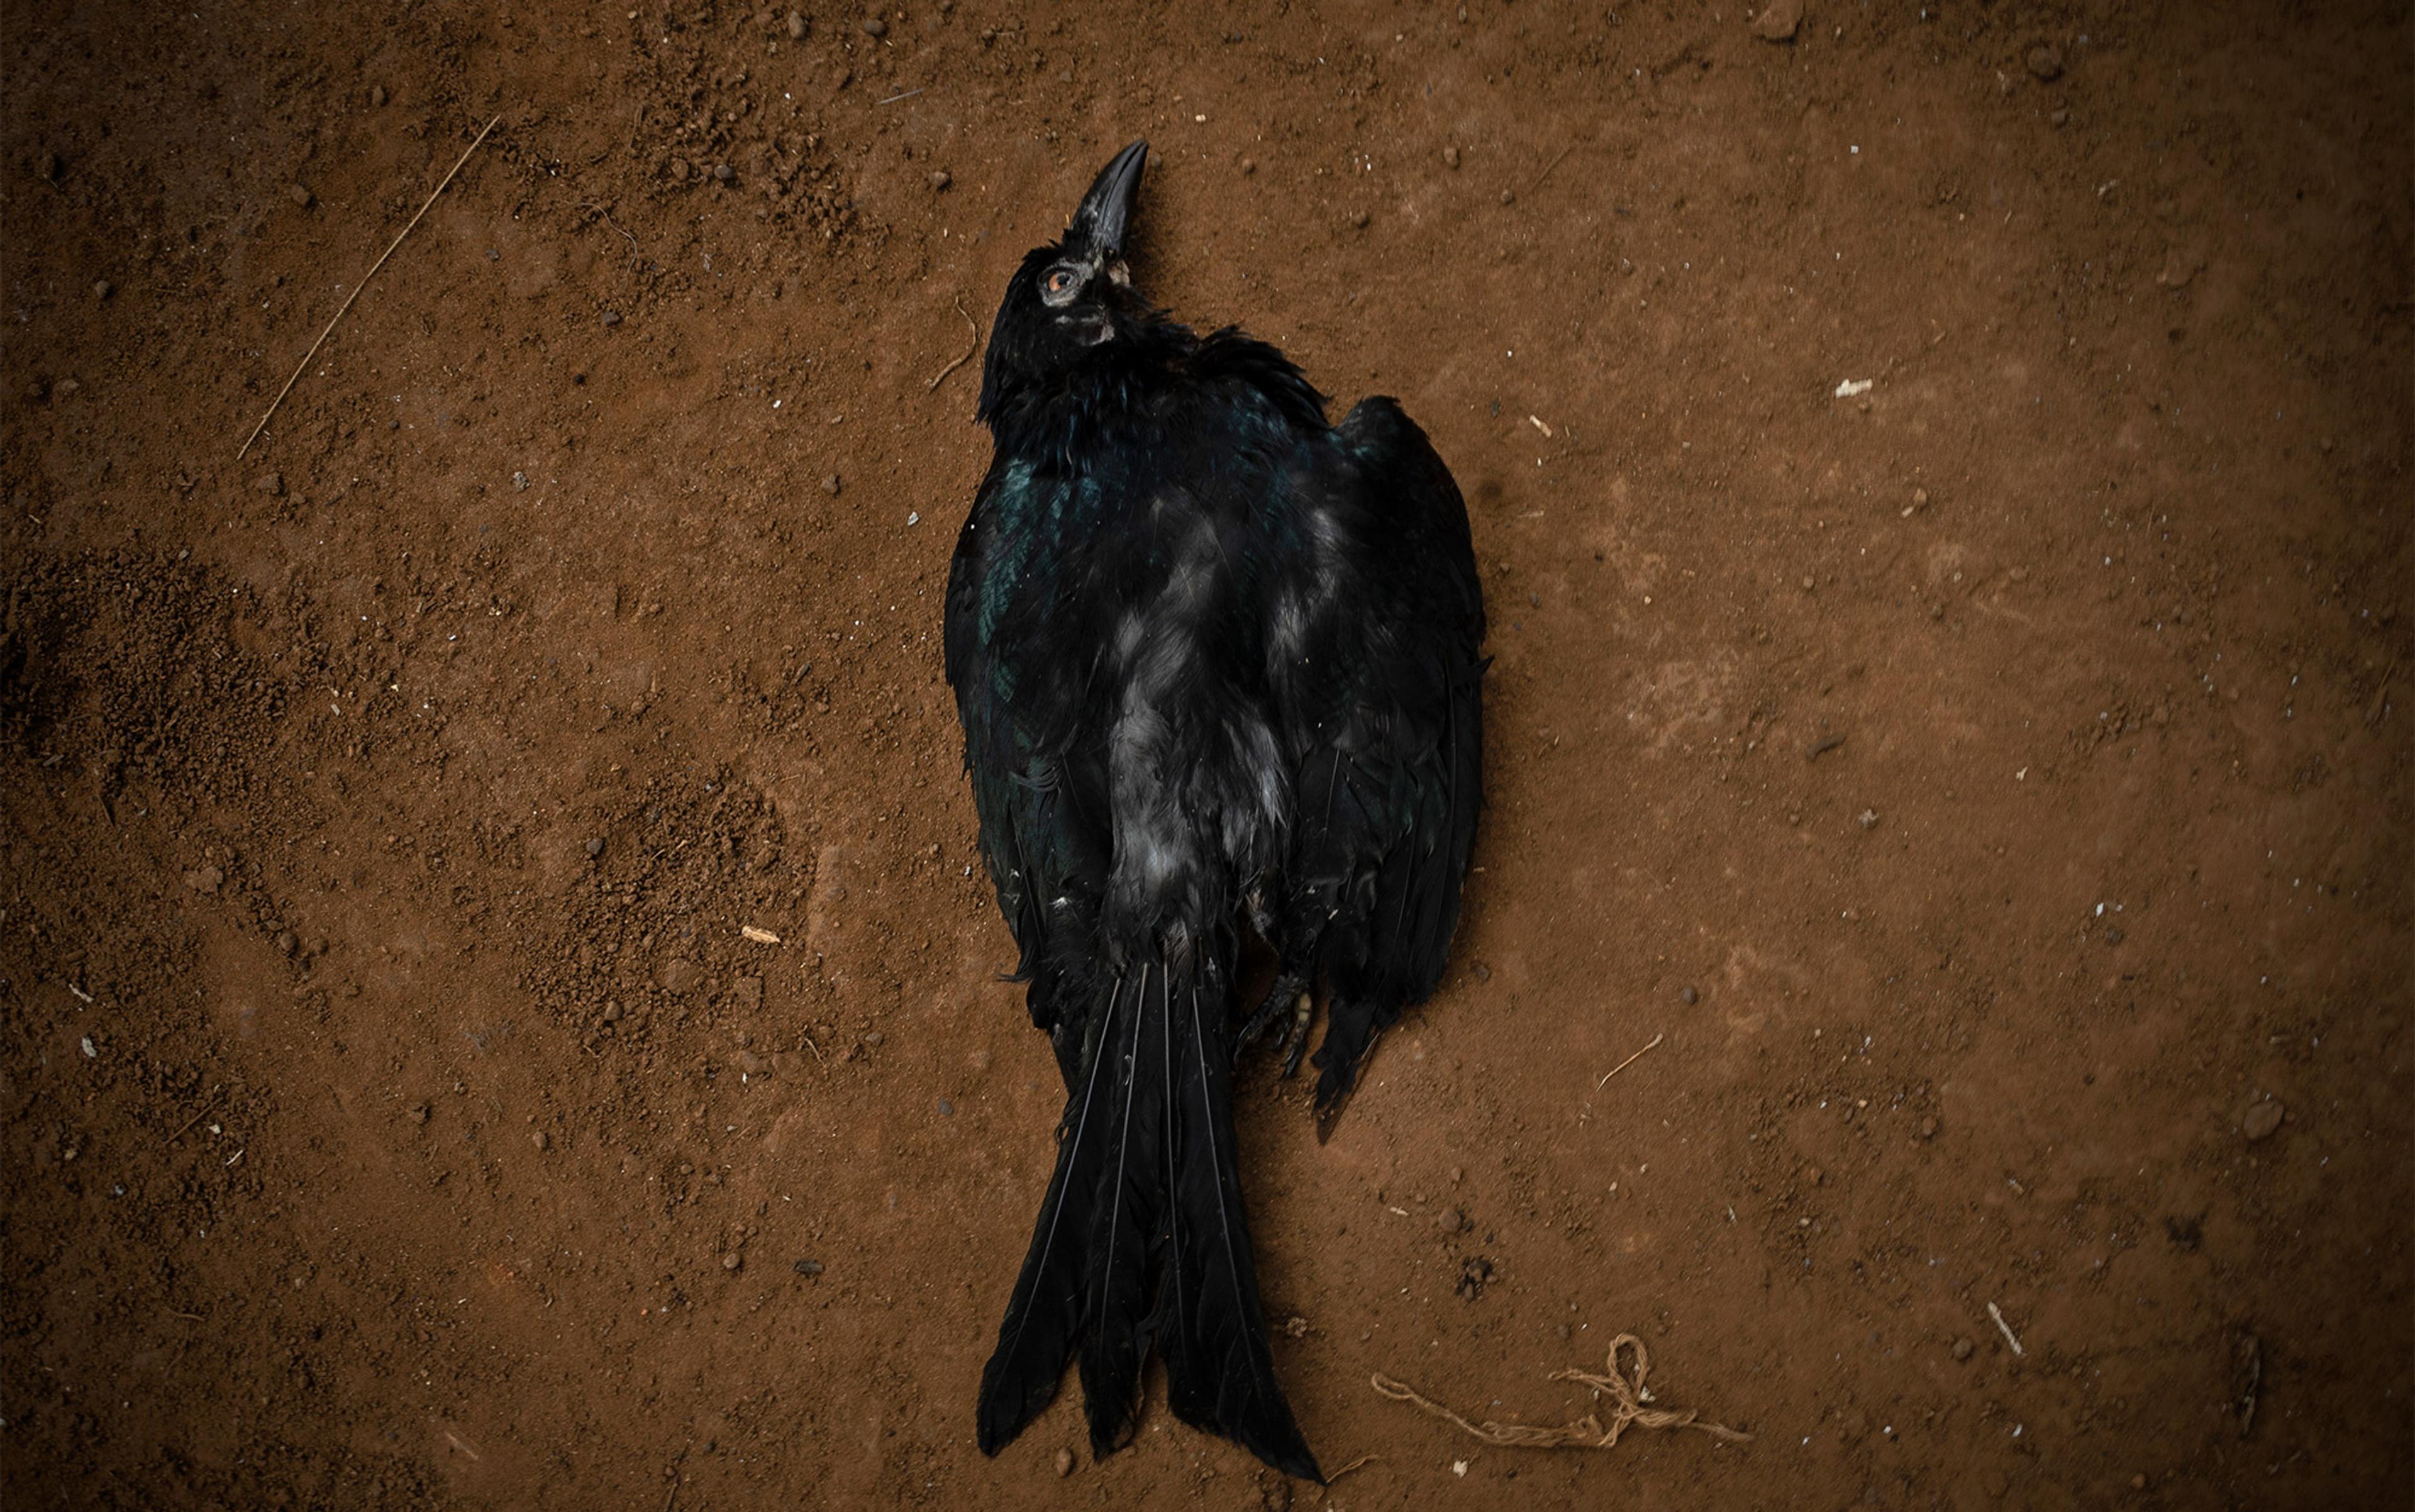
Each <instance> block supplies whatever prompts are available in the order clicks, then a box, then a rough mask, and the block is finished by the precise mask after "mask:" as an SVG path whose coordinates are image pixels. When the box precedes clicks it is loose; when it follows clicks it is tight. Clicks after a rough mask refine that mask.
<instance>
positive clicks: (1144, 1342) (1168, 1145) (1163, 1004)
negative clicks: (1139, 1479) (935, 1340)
mask: <svg viewBox="0 0 2415 1512" xmlns="http://www.w3.org/2000/svg"><path fill="white" fill-rule="evenodd" d="M1224 1009H1225V1004H1224V1000H1223V996H1222V983H1221V981H1217V980H1216V979H1215V978H1214V977H1213V976H1212V974H1211V973H1207V972H1203V971H1202V970H1201V969H1200V968H1199V967H1198V966H1197V965H1196V964H1194V963H1184V964H1181V965H1171V964H1169V963H1167V962H1165V961H1162V960H1152V961H1150V962H1147V963H1146V964H1144V965H1142V966H1136V967H1133V968H1132V969H1131V970H1130V971H1128V972H1127V973H1125V975H1124V976H1123V977H1122V978H1121V979H1119V980H1118V981H1117V982H1116V983H1115V984H1114V986H1113V988H1112V989H1111V990H1110V992H1109V994H1108V1001H1107V1005H1106V1013H1105V1017H1104V1022H1103V1025H1102V1031H1101V1033H1100V1034H1099V1036H1098V1039H1097V1044H1096V1050H1095V1052H1094V1053H1093V1055H1092V1056H1091V1060H1090V1064H1089V1066H1088V1067H1087V1069H1086V1070H1085V1072H1084V1074H1083V1076H1082V1077H1081V1078H1080V1085H1079V1086H1078V1088H1077V1090H1076V1091H1075V1093H1074V1095H1073V1097H1072V1100H1070V1101H1069V1102H1068V1105H1067V1109H1066V1118H1065V1123H1064V1126H1063V1132H1062V1134H1061V1136H1060V1143H1059V1145H1058V1150H1057V1173H1056V1176H1055V1178H1054V1179H1053V1180H1052V1181H1051V1183H1050V1185H1049V1190H1048V1197H1047V1199H1046V1201H1045V1202H1044V1203H1043V1204H1042V1207H1041V1212H1040V1224H1039V1228H1038V1230H1037V1232H1036V1233H1035V1234H1034V1235H1033V1236H1032V1243H1031V1250H1030V1253H1029V1254H1028V1256H1027V1258H1026V1259H1025V1261H1024V1265H1023V1272H1022V1275H1021V1276H1020V1277H1019V1278H1018V1279H1017V1280H1016V1282H1015V1288H1014V1295H1013V1298H1012V1301H1010V1302H1009V1304H1008V1306H1007V1313H1006V1322H1005V1324H1004V1325H1003V1326H1001V1327H1000V1329H999V1330H998V1343H997V1352H996V1353H995V1354H993V1355H991V1356H990V1361H989V1365H988V1367H987V1369H986V1370H984V1371H983V1372H982V1392H981V1403H980V1410H979V1439H980V1444H981V1446H982V1452H983V1453H987V1454H996V1453H997V1451H998V1450H999V1449H1001V1448H1003V1447H1005V1445H1007V1444H1008V1443H1009V1442H1011V1441H1012V1439H1013V1438H1014V1437H1015V1435H1016V1434H1018V1433H1020V1432H1021V1431H1022V1430H1023V1429H1024V1427H1025V1426H1026V1425H1027V1424H1028V1423H1029V1422H1030V1420H1031V1419H1032V1418H1033V1417H1034V1416H1036V1415H1038V1414H1039V1413H1040V1411H1041V1410H1042V1408H1044V1407H1046V1406H1047V1405H1048V1403H1049V1401H1050V1400H1053V1399H1054V1398H1055V1396H1056V1394H1057V1385H1058V1384H1059V1382H1060V1381H1061V1379H1062V1377H1063V1375H1064V1370H1065V1365H1066V1362H1067V1360H1068V1359H1069V1358H1072V1357H1075V1356H1078V1357H1079V1360H1080V1363H1081V1373H1082V1387H1083V1395H1084V1398H1085V1402H1086V1407H1087V1415H1088V1418H1089V1427H1090V1446H1091V1449H1092V1451H1093V1452H1094V1453H1097V1454H1099V1455H1102V1456H1103V1455H1106V1454H1108V1453H1111V1452H1112V1451H1114V1450H1115V1449H1116V1448H1117V1447H1118V1446H1120V1445H1122V1444H1123V1443H1124V1442H1125V1441H1126V1440H1127V1439H1128V1438H1129V1437H1130V1435H1131V1431H1132V1424H1133V1421H1134V1418H1135V1415H1136V1414H1137V1413H1138V1410H1139V1404H1140V1383H1141V1366H1142V1364H1143V1362H1144V1361H1145V1360H1146V1359H1147V1355H1148V1353H1149V1351H1150V1350H1151V1349H1155V1350H1156V1351H1157V1352H1158V1353H1159V1354H1160V1355H1162V1356H1163V1357H1164V1359H1165V1364H1166V1381H1167V1399H1168V1405H1169V1406H1171V1407H1172V1408H1173V1410H1174V1413H1175V1415H1176V1416H1177V1417H1179V1418H1181V1419H1182V1420H1183V1421H1184V1422H1187V1423H1191V1424H1192V1425H1194V1426H1196V1427H1199V1428H1204V1429H1207V1430H1209V1431H1211V1432H1216V1433H1222V1434H1223V1435H1224V1436H1226V1437H1228V1438H1231V1439H1233V1440H1234V1441H1236V1442H1237V1443H1238V1444H1240V1445H1242V1446H1243V1447H1245V1448H1248V1449H1249V1450H1250V1451H1251V1452H1252V1453H1253V1454H1255V1455H1257V1456H1258V1458H1259V1459H1261V1460H1265V1461H1266V1462H1267V1463H1268V1464H1270V1465H1272V1466H1274V1467H1275V1468H1276V1469H1278V1470H1282V1471H1284V1472H1286V1473H1287V1474H1290V1475H1299V1476H1302V1477H1305V1478H1307V1479H1311V1480H1315V1479H1320V1478H1321V1477H1320V1476H1319V1475H1318V1472H1317V1467H1316V1460H1315V1457H1314V1456H1313V1455H1312V1454H1311V1453H1310V1452H1309V1448H1308V1445H1307V1442H1306V1441H1305V1440H1304V1439H1303V1438H1302V1437H1301V1436H1300V1431H1299V1427H1298V1425H1297V1422H1295V1421H1294V1419H1293V1417H1292V1413H1291V1408H1290V1405H1289V1404H1288V1403H1287V1402H1286V1401H1285V1400H1284V1399H1283V1395H1282V1385H1280V1383H1278V1382H1277V1380H1276V1379H1275V1373H1274V1358H1273V1354H1272V1352H1271V1350H1270V1349H1269V1348H1268V1346H1267V1330H1266V1317H1265V1312H1264V1310H1263V1308H1262V1307H1261V1305H1260V1303H1259V1300H1258V1287H1257V1276H1256V1272H1255V1270H1254V1268H1253V1267H1252V1264H1251V1260H1250V1239H1249V1229H1248V1225H1247V1223H1246V1221H1245V1220H1244V1218H1243V1215H1242V1208H1241V1190H1240V1171H1239V1167H1238V1165H1237V1162H1236V1160H1235V1151H1234V1138H1233V1119H1232V1108H1231V1102H1230V1098H1231V1073H1232V1047H1231V1044H1230V1035H1229V1030H1228V1026H1227V1025H1226V1024H1225V1013H1224Z"/></svg>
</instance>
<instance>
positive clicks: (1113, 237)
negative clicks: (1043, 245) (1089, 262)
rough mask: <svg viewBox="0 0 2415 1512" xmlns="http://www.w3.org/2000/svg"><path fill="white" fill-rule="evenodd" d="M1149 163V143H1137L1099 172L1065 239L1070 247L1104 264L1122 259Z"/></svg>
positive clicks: (1119, 154) (1076, 210)
mask: <svg viewBox="0 0 2415 1512" xmlns="http://www.w3.org/2000/svg"><path fill="white" fill-rule="evenodd" d="M1147 160H1148V143H1147V141H1141V142H1133V143H1132V145H1131V146H1129V147H1126V148H1125V149H1124V150H1123V151H1121V152H1119V153H1117V154H1116V156H1115V160H1114V161H1113V162H1110V163H1108V164H1107V166H1106V167H1104V168H1102V169H1101V170H1099V176H1098V177H1097V178H1096V179H1095V180H1093V181H1092V182H1091V184H1090V192H1089V193H1087V194H1085V195H1083V196H1082V203H1081V205H1080V206H1079V208H1077V209H1075V210H1074V212H1073V224H1072V228H1071V229H1070V230H1068V232H1066V236H1065V239H1066V241H1067V242H1068V243H1078V244H1079V245H1081V246H1082V247H1083V248H1084V249H1085V250H1086V251H1087V252H1088V253H1089V255H1090V256H1091V257H1093V258H1096V259H1097V260H1098V261H1099V262H1102V263H1104V262H1114V261H1115V260H1116V259H1117V258H1119V257H1121V256H1122V255H1123V250H1124V235H1125V232H1126V231H1127V230H1128V229H1129V228H1130V227H1131V224H1132V202H1133V201H1134V200H1135V199H1137V198H1138V197H1139V195H1140V171H1141V165H1142V164H1144V163H1146V162H1147Z"/></svg>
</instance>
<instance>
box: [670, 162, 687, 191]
mask: <svg viewBox="0 0 2415 1512" xmlns="http://www.w3.org/2000/svg"><path fill="white" fill-rule="evenodd" d="M687 175H688V166H687V159H686V158H684V157H674V158H672V159H671V182H672V183H674V184H684V183H686V182H687Z"/></svg>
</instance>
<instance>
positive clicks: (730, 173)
mask: <svg viewBox="0 0 2415 1512" xmlns="http://www.w3.org/2000/svg"><path fill="white" fill-rule="evenodd" d="M712 176H713V177H714V178H716V179H719V180H720V181H721V182H722V183H724V184H735V183H737V182H738V170H736V169H734V168H732V167H730V166H729V165H728V164H727V163H715V164H713V165H712Z"/></svg>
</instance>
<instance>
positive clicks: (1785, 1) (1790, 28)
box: [1752, 0, 1803, 42]
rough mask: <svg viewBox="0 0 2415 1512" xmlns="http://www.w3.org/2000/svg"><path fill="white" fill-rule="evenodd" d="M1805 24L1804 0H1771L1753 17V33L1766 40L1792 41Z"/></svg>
mask: <svg viewBox="0 0 2415 1512" xmlns="http://www.w3.org/2000/svg"><path fill="white" fill-rule="evenodd" d="M1802 24H1803V0H1770V3H1769V4H1768V5H1766V6H1763V7H1762V10H1761V14H1760V15H1758V16H1755V17H1754V18H1753V19H1752V34H1753V35H1754V36H1755V37H1760V38H1761V39H1762V40H1763V41H1764V42H1791V41H1793V39H1794V33H1795V32H1796V30H1797V29H1798V28H1800V27H1801V26H1802Z"/></svg>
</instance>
